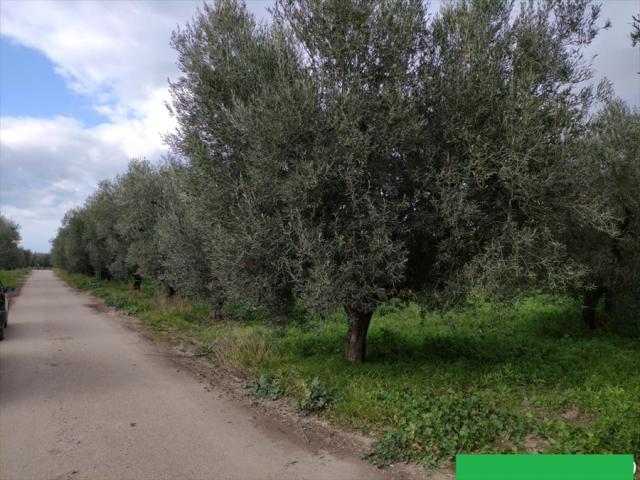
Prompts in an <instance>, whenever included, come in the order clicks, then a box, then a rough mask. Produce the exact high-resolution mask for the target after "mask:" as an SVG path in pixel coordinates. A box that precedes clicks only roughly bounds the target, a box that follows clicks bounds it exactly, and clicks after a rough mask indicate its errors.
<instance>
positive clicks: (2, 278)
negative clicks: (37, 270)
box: [0, 268, 31, 288]
mask: <svg viewBox="0 0 640 480" xmlns="http://www.w3.org/2000/svg"><path fill="white" fill-rule="evenodd" d="M30 271H31V269H30V268H16V269H14V270H0V282H2V284H3V285H4V286H5V287H10V288H15V287H16V285H17V284H18V281H19V280H20V279H21V278H22V277H24V276H25V275H27V274H28V273H29V272H30Z"/></svg>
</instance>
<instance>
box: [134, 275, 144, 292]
mask: <svg viewBox="0 0 640 480" xmlns="http://www.w3.org/2000/svg"><path fill="white" fill-rule="evenodd" d="M141 285H142V277H141V276H140V275H134V276H133V285H132V288H133V289H134V290H140V286H141Z"/></svg>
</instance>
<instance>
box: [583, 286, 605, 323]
mask: <svg viewBox="0 0 640 480" xmlns="http://www.w3.org/2000/svg"><path fill="white" fill-rule="evenodd" d="M603 293H604V292H603V289H602V288H596V289H594V290H587V291H586V292H584V298H583V301H582V320H584V323H585V324H586V325H587V326H588V327H589V329H590V330H595V329H596V327H597V326H598V324H597V318H596V308H597V306H598V301H600V297H601V296H602V294H603Z"/></svg>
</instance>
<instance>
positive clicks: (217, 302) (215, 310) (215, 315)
mask: <svg viewBox="0 0 640 480" xmlns="http://www.w3.org/2000/svg"><path fill="white" fill-rule="evenodd" d="M223 305H224V299H223V298H222V297H215V298H214V299H213V305H212V306H211V311H210V312H209V320H211V321H214V322H217V321H219V320H221V319H222V306H223Z"/></svg>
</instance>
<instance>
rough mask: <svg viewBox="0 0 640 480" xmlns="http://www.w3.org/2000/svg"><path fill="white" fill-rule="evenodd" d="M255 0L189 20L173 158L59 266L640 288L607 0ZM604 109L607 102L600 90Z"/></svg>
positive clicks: (450, 289) (637, 127) (181, 285)
mask: <svg viewBox="0 0 640 480" xmlns="http://www.w3.org/2000/svg"><path fill="white" fill-rule="evenodd" d="M272 14H273V21H272V22H271V23H270V24H268V25H267V24H259V23H257V22H256V21H255V19H254V18H253V17H252V15H251V14H250V13H249V12H248V11H247V9H246V8H245V6H244V5H243V4H242V3H241V2H238V1H235V0H218V1H216V2H214V3H213V4H212V5H209V4H205V5H204V6H203V7H202V9H201V10H199V11H197V12H196V14H195V16H194V18H193V20H192V21H191V22H190V23H189V24H187V25H186V26H184V27H183V28H180V29H178V30H177V31H176V32H174V34H173V37H172V39H171V43H172V46H173V47H174V48H175V50H176V51H177V53H178V65H179V67H180V71H181V75H180V76H179V77H178V78H177V79H174V80H173V81H171V82H170V86H169V88H170V92H171V94H172V103H171V105H170V109H171V112H172V114H173V115H174V116H175V118H176V119H177V122H178V128H177V130H176V131H175V132H174V133H172V134H171V135H169V136H168V137H167V139H166V140H167V143H168V145H169V146H170V148H171V152H172V157H171V158H170V159H168V160H165V161H164V162H162V163H161V164H160V165H155V166H154V165H152V164H150V163H148V162H146V161H133V162H132V163H131V164H130V166H129V170H128V171H127V172H126V173H125V174H122V175H120V176H118V177H117V178H116V179H114V180H111V181H104V182H103V183H101V184H100V186H99V188H98V190H97V192H96V193H95V194H94V195H93V196H92V197H90V198H89V199H88V200H87V202H86V204H85V205H84V206H83V207H82V208H79V209H75V210H72V211H70V212H69V213H68V214H67V215H66V217H65V219H64V221H63V225H62V227H61V228H60V231H59V233H58V236H57V237H56V239H55V240H54V241H53V260H54V262H55V264H56V265H58V266H60V267H62V268H64V269H67V270H70V271H75V272H83V273H89V274H94V275H97V276H100V277H103V278H120V279H124V278H132V279H133V280H134V286H135V285H139V281H140V279H141V278H151V279H154V280H155V281H157V282H158V284H159V285H162V286H163V287H164V288H165V289H166V292H167V295H169V296H170V295H173V293H174V292H179V293H181V294H183V295H187V296H197V297H203V298H208V299H210V301H211V305H212V314H211V317H212V318H219V317H220V315H221V310H220V307H221V306H222V304H223V302H225V301H231V302H242V303H243V304H245V305H249V306H253V307H259V308H264V309H268V310H270V311H272V312H274V313H275V314H278V315H284V316H287V315H290V314H291V312H292V311H294V309H295V311H297V312H299V311H300V308H302V309H303V310H304V311H306V312H308V313H310V314H321V315H322V314H326V313H329V312H332V311H335V309H337V308H341V309H344V311H345V312H346V315H347V321H348V333H347V347H346V359H347V360H348V361H349V362H361V361H363V360H364V358H365V351H366V336H367V330H368V327H369V324H370V322H371V319H372V315H373V313H374V312H375V310H376V308H377V307H378V306H379V305H381V304H382V303H384V302H386V301H388V300H389V299H391V298H393V297H395V296H397V295H399V294H400V292H402V291H412V292H415V293H416V294H417V295H418V296H419V298H420V299H421V300H423V301H424V302H427V303H429V304H431V305H435V304H440V305H456V304H459V303H460V302H462V301H464V299H465V298H467V297H468V295H469V294H471V293H473V294H474V295H478V294H479V295H482V296H484V297H485V298H488V299H493V300H501V301H507V300H511V299H513V298H516V297H517V296H518V295H522V294H527V293H528V292H531V291H534V290H535V291H544V292H550V293H559V294H571V295H575V296H578V297H580V298H582V299H583V303H584V306H583V314H584V318H585V321H586V322H587V324H588V325H589V326H590V327H595V325H596V323H595V308H596V305H597V302H598V300H599V299H600V297H602V296H603V295H604V296H606V299H607V305H608V307H609V308H611V309H613V310H614V311H617V312H619V313H620V315H629V314H630V313H632V312H637V311H638V305H636V303H637V302H635V301H634V300H636V301H637V299H638V298H640V292H638V285H640V256H639V255H638V252H640V223H639V222H640V215H639V212H640V197H638V188H637V187H636V186H637V185H638V181H640V151H639V150H638V149H639V146H640V123H639V113H638V112H637V111H633V110H631V109H630V108H629V107H628V106H626V105H624V104H623V103H622V102H620V101H618V100H615V99H614V95H613V93H612V92H611V89H610V87H609V86H608V85H607V84H606V82H603V83H602V84H600V85H598V86H597V87H596V86H593V85H592V84H591V83H590V82H589V80H590V79H591V74H592V72H591V67H590V63H589V59H588V58H586V57H585V56H584V55H585V53H584V51H585V48H586V47H587V46H588V45H589V44H590V43H591V42H592V40H593V39H594V38H595V37H596V35H597V34H598V31H599V30H600V29H601V28H606V26H607V25H606V22H603V21H601V20H600V18H599V7H598V6H597V5H592V4H591V3H590V2H589V1H588V0H553V1H552V0H537V1H531V2H523V3H522V4H519V3H516V2H514V1H511V0H498V1H496V0H469V1H464V0H459V1H455V2H450V3H447V4H446V5H445V6H443V8H442V9H441V11H440V12H439V13H438V14H437V15H435V16H429V15H427V12H426V10H425V6H424V4H423V2H422V1H421V0H375V1H371V0H352V1H348V2H347V1H343V0H278V1H277V2H276V3H275V5H274V7H273V10H272ZM596 112H597V113H596Z"/></svg>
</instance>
